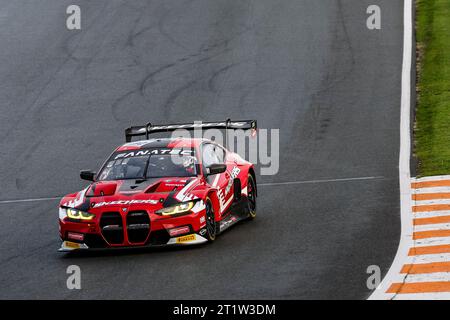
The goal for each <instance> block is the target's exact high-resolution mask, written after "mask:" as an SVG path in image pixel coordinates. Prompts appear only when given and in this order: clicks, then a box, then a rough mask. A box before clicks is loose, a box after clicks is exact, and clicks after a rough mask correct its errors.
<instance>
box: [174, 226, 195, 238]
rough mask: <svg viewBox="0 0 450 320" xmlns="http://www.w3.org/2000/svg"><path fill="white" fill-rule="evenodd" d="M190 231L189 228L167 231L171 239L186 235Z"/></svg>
mask: <svg viewBox="0 0 450 320" xmlns="http://www.w3.org/2000/svg"><path fill="white" fill-rule="evenodd" d="M189 231H190V228H189V227H188V226H184V227H180V228H173V229H170V230H169V234H170V236H171V237H176V236H178V235H180V234H183V233H188V232H189Z"/></svg>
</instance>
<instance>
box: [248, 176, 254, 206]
mask: <svg viewBox="0 0 450 320" xmlns="http://www.w3.org/2000/svg"><path fill="white" fill-rule="evenodd" d="M247 188H248V207H249V209H250V212H251V213H254V212H255V211H256V190H255V185H254V182H253V179H249V180H248V187H247Z"/></svg>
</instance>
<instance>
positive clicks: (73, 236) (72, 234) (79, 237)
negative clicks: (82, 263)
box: [67, 232, 84, 241]
mask: <svg viewBox="0 0 450 320" xmlns="http://www.w3.org/2000/svg"><path fill="white" fill-rule="evenodd" d="M67 237H68V238H69V239H72V240H78V241H83V240H84V234H82V233H75V232H69V233H68V234H67Z"/></svg>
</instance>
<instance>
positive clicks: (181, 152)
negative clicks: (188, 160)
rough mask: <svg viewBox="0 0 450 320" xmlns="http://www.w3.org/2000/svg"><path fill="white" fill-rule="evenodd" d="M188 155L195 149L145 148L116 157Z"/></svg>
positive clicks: (192, 153) (191, 154) (116, 157)
mask: <svg viewBox="0 0 450 320" xmlns="http://www.w3.org/2000/svg"><path fill="white" fill-rule="evenodd" d="M165 154H167V155H188V156H193V155H194V150H192V149H145V150H134V151H127V152H123V153H119V154H117V155H116V156H115V157H114V160H117V159H126V158H132V157H139V156H146V155H165Z"/></svg>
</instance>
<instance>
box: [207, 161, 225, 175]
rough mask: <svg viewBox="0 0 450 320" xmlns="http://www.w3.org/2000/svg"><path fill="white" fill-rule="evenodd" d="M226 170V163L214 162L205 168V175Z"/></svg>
mask: <svg viewBox="0 0 450 320" xmlns="http://www.w3.org/2000/svg"><path fill="white" fill-rule="evenodd" d="M226 170H227V165H226V164H221V163H216V164H212V165H210V166H209V167H207V168H206V175H207V176H211V175H213V174H219V173H222V172H225V171H226Z"/></svg>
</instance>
